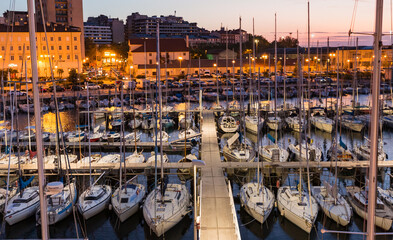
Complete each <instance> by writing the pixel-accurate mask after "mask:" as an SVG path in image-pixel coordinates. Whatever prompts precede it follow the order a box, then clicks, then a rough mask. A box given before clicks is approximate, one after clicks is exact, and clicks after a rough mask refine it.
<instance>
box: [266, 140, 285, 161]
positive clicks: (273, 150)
mask: <svg viewBox="0 0 393 240" xmlns="http://www.w3.org/2000/svg"><path fill="white" fill-rule="evenodd" d="M259 157H260V158H262V159H263V160H265V161H268V162H286V161H287V160H288V157H289V153H288V151H287V150H285V149H284V148H281V147H279V146H278V145H277V144H273V145H265V146H260V147H259Z"/></svg>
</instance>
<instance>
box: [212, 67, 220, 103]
mask: <svg viewBox="0 0 393 240" xmlns="http://www.w3.org/2000/svg"><path fill="white" fill-rule="evenodd" d="M213 66H214V67H215V68H216V83H217V104H220V100H219V99H220V94H219V92H218V88H219V87H218V67H217V63H215V64H213Z"/></svg>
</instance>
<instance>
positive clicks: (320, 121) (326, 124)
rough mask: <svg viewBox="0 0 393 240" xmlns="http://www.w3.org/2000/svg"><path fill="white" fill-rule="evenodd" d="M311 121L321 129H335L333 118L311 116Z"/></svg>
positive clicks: (330, 130)
mask: <svg viewBox="0 0 393 240" xmlns="http://www.w3.org/2000/svg"><path fill="white" fill-rule="evenodd" d="M310 122H311V124H312V125H314V127H316V128H318V129H319V130H322V131H325V132H328V133H331V132H332V131H333V124H334V122H333V120H332V119H330V118H328V117H326V116H315V115H313V116H311V119H310Z"/></svg>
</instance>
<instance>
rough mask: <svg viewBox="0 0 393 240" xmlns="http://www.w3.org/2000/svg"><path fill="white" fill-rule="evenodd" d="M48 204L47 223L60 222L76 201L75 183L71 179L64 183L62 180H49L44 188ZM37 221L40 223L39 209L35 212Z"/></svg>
mask: <svg viewBox="0 0 393 240" xmlns="http://www.w3.org/2000/svg"><path fill="white" fill-rule="evenodd" d="M45 191H46V193H45V195H46V196H47V206H48V210H47V211H48V224H49V225H53V224H55V223H57V222H60V221H61V220H63V219H64V218H66V217H67V216H69V215H70V214H71V212H72V209H73V207H72V206H73V205H74V204H75V203H76V199H77V191H76V184H75V182H74V181H73V180H72V181H71V182H70V184H68V185H65V186H64V184H63V183H62V182H50V183H48V184H47V185H46V189H45ZM36 220H37V223H39V224H41V211H40V209H38V210H37V212H36Z"/></svg>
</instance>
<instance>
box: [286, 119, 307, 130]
mask: <svg viewBox="0 0 393 240" xmlns="http://www.w3.org/2000/svg"><path fill="white" fill-rule="evenodd" d="M285 121H286V122H287V125H288V127H289V128H290V129H291V130H292V131H295V132H300V131H303V130H304V126H305V122H304V121H303V120H302V122H300V120H299V117H287V118H286V119H285Z"/></svg>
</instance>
